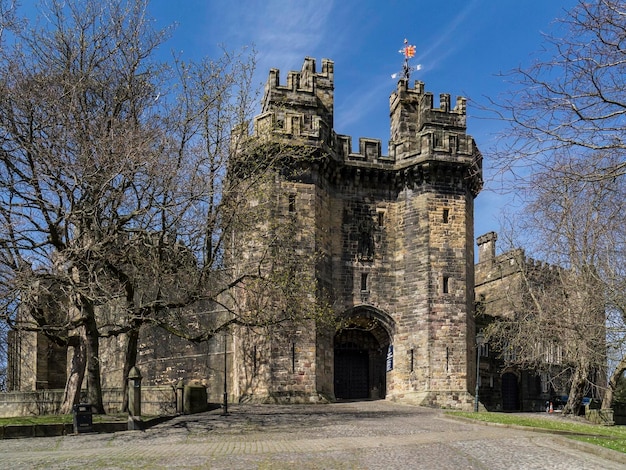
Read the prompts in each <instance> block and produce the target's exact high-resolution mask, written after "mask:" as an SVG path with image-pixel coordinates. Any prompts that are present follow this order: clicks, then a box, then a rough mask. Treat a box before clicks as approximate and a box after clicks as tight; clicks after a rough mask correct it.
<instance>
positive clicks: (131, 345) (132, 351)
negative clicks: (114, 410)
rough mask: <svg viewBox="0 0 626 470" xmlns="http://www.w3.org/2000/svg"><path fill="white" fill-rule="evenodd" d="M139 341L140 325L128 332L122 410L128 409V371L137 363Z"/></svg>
mask: <svg viewBox="0 0 626 470" xmlns="http://www.w3.org/2000/svg"><path fill="white" fill-rule="evenodd" d="M138 342H139V327H136V328H133V329H132V330H130V331H129V332H128V342H127V343H126V357H125V358H124V379H123V380H124V383H123V384H122V390H123V401H122V411H128V373H129V372H130V370H131V369H132V368H133V366H134V365H135V364H136V363H137V343H138Z"/></svg>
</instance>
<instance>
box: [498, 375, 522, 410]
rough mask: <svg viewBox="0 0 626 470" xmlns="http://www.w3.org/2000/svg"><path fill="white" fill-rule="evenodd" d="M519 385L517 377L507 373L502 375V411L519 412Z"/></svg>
mask: <svg viewBox="0 0 626 470" xmlns="http://www.w3.org/2000/svg"><path fill="white" fill-rule="evenodd" d="M519 409H520V406H519V384H518V381H517V375H515V374H514V373H513V372H506V373H505V374H503V375H502V411H519Z"/></svg>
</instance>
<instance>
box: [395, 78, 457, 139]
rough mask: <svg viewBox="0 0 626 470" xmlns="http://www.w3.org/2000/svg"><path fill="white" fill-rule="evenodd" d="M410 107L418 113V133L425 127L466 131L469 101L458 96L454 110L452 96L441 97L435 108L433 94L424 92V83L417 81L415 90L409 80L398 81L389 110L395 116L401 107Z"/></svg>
mask: <svg viewBox="0 0 626 470" xmlns="http://www.w3.org/2000/svg"><path fill="white" fill-rule="evenodd" d="M402 105H404V106H407V105H408V106H409V107H411V108H413V109H411V111H413V113H416V115H415V116H414V117H416V118H417V128H416V129H415V130H416V131H417V132H420V131H421V130H422V129H423V128H424V127H427V126H434V127H441V126H443V127H446V128H456V129H458V130H465V129H466V127H467V126H466V111H467V100H466V99H465V98H463V97H462V96H458V97H457V99H456V103H455V106H454V108H452V109H450V105H451V100H450V94H448V93H441V94H440V95H439V107H438V108H435V107H434V99H433V94H432V93H430V92H426V91H424V82H421V81H418V80H416V81H415V83H414V85H413V88H410V87H409V83H408V80H406V79H401V80H399V81H398V85H397V89H396V91H395V92H393V93H392V94H391V96H390V98H389V110H390V114H391V115H392V116H393V114H394V112H395V111H396V110H397V108H398V107H399V106H402Z"/></svg>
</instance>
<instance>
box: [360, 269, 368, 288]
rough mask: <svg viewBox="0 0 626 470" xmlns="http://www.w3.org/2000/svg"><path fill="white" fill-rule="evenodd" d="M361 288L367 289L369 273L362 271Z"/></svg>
mask: <svg viewBox="0 0 626 470" xmlns="http://www.w3.org/2000/svg"><path fill="white" fill-rule="evenodd" d="M361 290H367V273H361Z"/></svg>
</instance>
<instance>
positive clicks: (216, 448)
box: [0, 401, 626, 470]
mask: <svg viewBox="0 0 626 470" xmlns="http://www.w3.org/2000/svg"><path fill="white" fill-rule="evenodd" d="M229 411H232V413H231V414H230V415H229V416H226V417H224V416H221V415H220V412H219V410H218V411H213V412H209V413H201V414H197V415H191V416H181V417H177V418H175V419H173V420H171V421H169V422H166V423H162V424H160V425H158V426H155V427H153V428H151V429H149V430H147V431H143V432H142V431H126V432H118V433H113V434H80V435H71V436H63V437H53V438H30V439H12V440H4V441H0V468H10V469H23V468H24V469H31V468H41V469H44V468H45V469H67V468H81V469H84V468H89V469H119V468H139V469H141V468H143V469H152V468H155V469H158V468H194V469H200V468H211V469H384V470H392V469H524V470H527V469H564V470H565V469H567V470H575V469H594V470H595V469H607V470H608V469H618V468H626V465H624V464H620V463H617V462H616V461H615V460H612V459H607V458H603V457H599V456H594V455H591V454H589V453H586V452H584V451H581V450H575V449H573V448H571V447H570V446H567V445H564V440H563V438H559V437H554V436H551V435H548V434H536V433H531V432H527V431H522V430H517V429H508V428H502V427H493V426H485V425H480V424H474V423H468V422H461V421H456V420H452V419H449V418H446V417H445V416H444V415H443V413H442V412H441V411H438V410H431V409H425V408H420V407H411V406H406V405H398V404H393V403H388V402H385V401H372V402H360V403H342V404H331V405H308V406H304V405H302V406H269V405H263V406H248V405H247V406H232V407H231V408H229ZM605 457H606V455H605Z"/></svg>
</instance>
